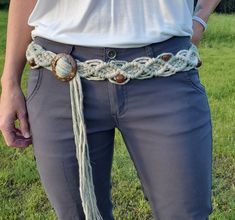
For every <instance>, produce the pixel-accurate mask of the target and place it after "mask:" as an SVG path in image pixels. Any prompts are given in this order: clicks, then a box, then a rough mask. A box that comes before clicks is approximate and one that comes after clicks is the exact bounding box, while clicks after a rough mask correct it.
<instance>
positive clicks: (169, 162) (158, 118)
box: [119, 70, 212, 220]
mask: <svg viewBox="0 0 235 220" xmlns="http://www.w3.org/2000/svg"><path fill="white" fill-rule="evenodd" d="M127 95H128V103H127V105H128V107H127V109H128V111H126V112H125V114H124V115H122V117H121V118H120V119H119V125H120V127H119V128H120V130H121V132H122V135H123V138H124V141H125V143H126V145H127V148H128V151H129V152H130V155H131V157H132V159H133V162H134V164H135V166H136V169H137V172H138V174H139V177H140V180H141V183H142V186H143V189H144V192H145V193H146V196H147V197H148V200H149V202H150V205H151V208H152V211H153V214H154V216H155V217H156V218H157V219H160V220H169V219H174V220H186V219H187V220H196V219H197V220H202V219H206V218H207V217H208V215H209V214H210V213H211V209H212V207H211V181H212V179H211V166H212V163H211V160H212V128H211V116H210V108H209V105H208V99H207V95H206V91H205V88H204V86H203V85H202V84H201V82H200V79H199V76H198V72H197V70H191V71H188V72H179V73H177V74H175V75H172V76H170V77H166V78H163V77H162V78H160V77H159V78H153V79H147V80H139V81H137V80H133V81H132V82H130V83H129V84H128V85H127Z"/></svg>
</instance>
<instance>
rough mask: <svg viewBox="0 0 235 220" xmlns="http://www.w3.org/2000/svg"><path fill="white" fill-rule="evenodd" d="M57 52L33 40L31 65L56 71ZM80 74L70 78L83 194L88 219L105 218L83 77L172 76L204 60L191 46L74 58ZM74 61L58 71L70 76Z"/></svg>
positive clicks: (62, 60)
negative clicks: (130, 56) (127, 56)
mask: <svg viewBox="0 0 235 220" xmlns="http://www.w3.org/2000/svg"><path fill="white" fill-rule="evenodd" d="M55 57H56V54H55V53H53V52H51V51H46V50H45V49H43V47H41V46H40V45H38V44H36V43H35V42H34V41H32V42H31V43H30V44H29V45H28V48H27V51H26V58H27V60H28V62H29V63H30V65H31V68H33V69H35V68H39V67H44V68H47V69H48V70H51V71H52V70H53V68H52V63H53V60H54V58H55ZM75 61H76V65H77V74H76V75H75V77H74V78H71V80H70V81H69V85H70V98H71V108H72V120H73V131H74V138H75V144H76V157H77V160H78V166H79V176H80V179H79V183H80V187H79V190H80V195H81V200H82V205H83V209H84V213H85V216H86V220H102V216H101V215H100V212H99V210H98V208H97V204H96V197H95V192H94V185H93V178H92V167H91V165H90V157H89V147H88V142H87V137H86V127H85V121H84V115H83V93H82V84H81V79H80V77H83V78H86V79H88V80H105V79H108V80H109V81H110V82H112V83H116V84H125V83H127V82H128V81H129V80H131V79H147V78H151V77H154V76H162V77H166V76H170V75H172V74H175V73H176V72H179V71H188V70H190V69H193V68H196V67H198V66H199V65H200V64H201V62H200V58H199V54H198V50H197V47H196V46H195V45H193V44H192V45H191V47H190V48H189V49H188V50H180V51H179V52H178V53H177V54H176V55H174V54H172V53H162V54H160V55H158V56H157V57H154V58H151V57H138V58H136V59H134V60H132V61H131V62H128V61H125V60H111V61H110V62H104V61H102V60H100V59H92V60H87V61H85V62H81V61H79V60H75ZM72 69H73V68H72V67H71V63H70V62H69V60H68V59H67V58H66V57H61V58H60V59H58V60H57V62H56V67H55V70H53V71H56V73H57V75H58V76H60V77H63V76H67V75H68V74H69V73H70V72H71V71H72ZM120 75H121V76H122V77H124V79H125V80H124V81H122V82H117V81H118V80H116V79H117V77H119V76H120Z"/></svg>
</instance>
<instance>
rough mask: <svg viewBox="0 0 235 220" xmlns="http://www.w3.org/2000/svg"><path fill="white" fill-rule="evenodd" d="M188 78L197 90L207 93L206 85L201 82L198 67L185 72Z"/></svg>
mask: <svg viewBox="0 0 235 220" xmlns="http://www.w3.org/2000/svg"><path fill="white" fill-rule="evenodd" d="M185 76H186V80H187V81H188V82H189V83H190V85H191V86H192V87H193V88H194V90H195V91H197V92H199V93H201V94H203V95H206V89H205V86H204V85H203V84H202V83H201V80H200V77H199V73H198V70H197V69H192V70H189V71H186V72H185Z"/></svg>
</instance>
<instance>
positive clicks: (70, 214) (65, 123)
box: [26, 68, 114, 220]
mask: <svg viewBox="0 0 235 220" xmlns="http://www.w3.org/2000/svg"><path fill="white" fill-rule="evenodd" d="M29 74H30V75H29V78H28V96H27V102H26V105H27V110H28V116H29V122H30V129H31V132H32V138H33V150H34V155H35V158H36V164H37V168H38V171H39V174H40V178H41V182H42V184H43V186H44V189H45V192H46V193H47V196H48V198H49V200H50V202H51V204H52V206H53V207H54V208H55V211H56V213H57V215H58V217H59V219H63V220H65V219H84V213H83V209H82V204H81V199H80V193H79V172H78V162H77V158H76V149H75V143H74V134H73V126H72V112H71V103H70V93H69V84H68V83H65V82H61V81H59V80H57V79H56V78H55V77H54V75H53V74H52V73H51V72H50V71H49V70H46V69H43V68H40V69H39V70H32V71H31V72H30V73H29ZM36 74H38V75H36ZM82 84H83V89H84V98H85V100H86V101H85V102H84V116H85V123H86V125H87V139H88V145H89V153H90V160H91V166H92V172H93V181H94V187H95V193H96V198H97V204H98V208H99V210H100V212H101V215H102V216H103V217H104V219H107V220H111V219H113V216H112V202H111V164H112V157H113V142H114V128H113V124H112V122H111V120H110V118H108V117H107V115H109V114H108V113H107V112H108V111H107V108H105V107H106V106H105V104H104V103H106V100H105V99H103V100H101V99H98V97H96V96H94V95H92V94H91V92H93V91H96V94H97V93H98V94H97V95H98V96H99V94H100V95H102V94H101V93H105V85H103V87H100V85H97V84H95V83H94V82H88V81H87V80H83V81H82ZM101 97H102V96H101ZM103 97H105V96H103ZM102 107H103V109H101V108H102ZM97 109H99V110H100V111H98V112H96V113H95V114H94V111H95V110H97Z"/></svg>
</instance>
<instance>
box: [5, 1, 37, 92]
mask: <svg viewBox="0 0 235 220" xmlns="http://www.w3.org/2000/svg"><path fill="white" fill-rule="evenodd" d="M35 3H36V0H11V1H10V7H9V13H8V25H7V42H6V54H5V64H4V71H3V74H2V77H1V84H2V87H4V86H15V85H17V86H20V82H21V76H22V72H23V69H24V66H25V63H26V59H25V51H26V48H27V45H28V44H29V42H30V41H31V30H32V28H31V27H29V26H28V24H27V21H28V17H29V15H30V13H31V11H32V9H33V7H34V5H35Z"/></svg>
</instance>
